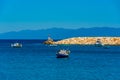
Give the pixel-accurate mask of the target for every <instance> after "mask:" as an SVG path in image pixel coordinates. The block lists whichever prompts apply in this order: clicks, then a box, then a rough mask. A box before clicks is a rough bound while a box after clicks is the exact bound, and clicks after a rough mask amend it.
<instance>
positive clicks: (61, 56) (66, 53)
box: [56, 49, 70, 58]
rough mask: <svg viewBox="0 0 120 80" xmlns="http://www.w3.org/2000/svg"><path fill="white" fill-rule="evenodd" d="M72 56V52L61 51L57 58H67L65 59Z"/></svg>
mask: <svg viewBox="0 0 120 80" xmlns="http://www.w3.org/2000/svg"><path fill="white" fill-rule="evenodd" d="M69 54H70V50H64V49H63V50H59V51H58V52H57V53H56V56H57V58H65V57H69Z"/></svg>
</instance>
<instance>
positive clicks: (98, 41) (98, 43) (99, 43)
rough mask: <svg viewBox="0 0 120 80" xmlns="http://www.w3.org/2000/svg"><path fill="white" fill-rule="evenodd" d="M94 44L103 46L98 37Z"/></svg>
mask: <svg viewBox="0 0 120 80" xmlns="http://www.w3.org/2000/svg"><path fill="white" fill-rule="evenodd" d="M95 46H97V47H101V46H104V44H102V42H101V41H100V39H97V41H96V43H95Z"/></svg>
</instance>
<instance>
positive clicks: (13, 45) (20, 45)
mask: <svg viewBox="0 0 120 80" xmlns="http://www.w3.org/2000/svg"><path fill="white" fill-rule="evenodd" d="M11 47H13V48H21V47H22V44H20V43H14V44H11Z"/></svg>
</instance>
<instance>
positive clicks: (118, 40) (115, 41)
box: [54, 37, 120, 45]
mask: <svg viewBox="0 0 120 80" xmlns="http://www.w3.org/2000/svg"><path fill="white" fill-rule="evenodd" d="M98 39H99V40H100V41H101V42H102V44H103V45H120V37H73V38H68V39H63V40H60V41H57V42H54V44H81V45H93V44H95V43H96V41H97V40H98Z"/></svg>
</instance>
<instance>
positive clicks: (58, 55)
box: [56, 54, 69, 58]
mask: <svg viewBox="0 0 120 80" xmlns="http://www.w3.org/2000/svg"><path fill="white" fill-rule="evenodd" d="M56 57H57V58H67V57H69V56H68V55H66V54H56Z"/></svg>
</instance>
